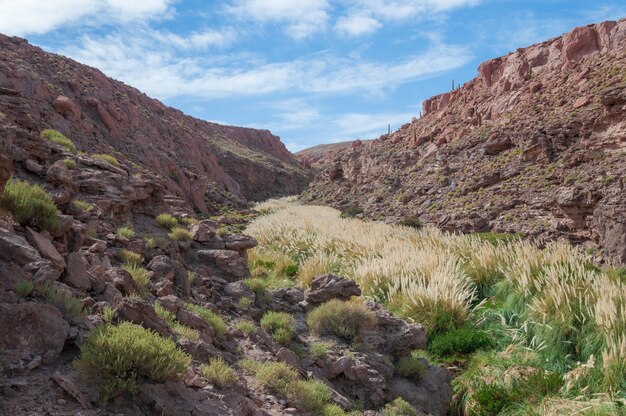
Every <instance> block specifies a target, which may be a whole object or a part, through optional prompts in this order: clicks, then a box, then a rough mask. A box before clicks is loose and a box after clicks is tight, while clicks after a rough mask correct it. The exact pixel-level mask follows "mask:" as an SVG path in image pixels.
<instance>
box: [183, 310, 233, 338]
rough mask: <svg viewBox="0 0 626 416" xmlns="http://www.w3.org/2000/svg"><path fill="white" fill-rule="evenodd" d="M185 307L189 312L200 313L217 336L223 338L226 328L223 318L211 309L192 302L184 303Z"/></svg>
mask: <svg viewBox="0 0 626 416" xmlns="http://www.w3.org/2000/svg"><path fill="white" fill-rule="evenodd" d="M185 307H186V308H187V309H189V310H190V311H191V312H193V313H196V314H198V315H200V316H201V317H202V318H203V319H204V320H205V321H206V322H207V323H208V324H209V325H211V326H212V327H213V329H214V330H215V335H217V336H218V338H223V337H224V335H226V331H227V329H228V327H227V326H226V322H224V319H223V318H222V317H221V316H219V315H218V314H216V313H215V312H213V311H212V310H211V309H209V308H205V307H204V306H200V305H194V304H193V303H187V304H185Z"/></svg>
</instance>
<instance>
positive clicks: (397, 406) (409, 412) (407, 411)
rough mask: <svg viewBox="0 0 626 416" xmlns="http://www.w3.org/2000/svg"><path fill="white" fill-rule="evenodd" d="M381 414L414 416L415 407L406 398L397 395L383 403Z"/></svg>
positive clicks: (386, 415) (385, 415) (387, 415)
mask: <svg viewBox="0 0 626 416" xmlns="http://www.w3.org/2000/svg"><path fill="white" fill-rule="evenodd" d="M382 414H383V416H414V415H415V409H414V408H413V406H411V405H410V404H409V403H408V402H407V401H406V400H404V399H402V398H400V397H398V398H396V399H395V400H394V401H392V402H390V403H387V404H386V405H385V407H384V408H383V410H382Z"/></svg>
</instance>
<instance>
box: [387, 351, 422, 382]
mask: <svg viewBox="0 0 626 416" xmlns="http://www.w3.org/2000/svg"><path fill="white" fill-rule="evenodd" d="M395 372H396V373H398V374H399V375H401V376H402V377H406V378H409V379H415V380H418V379H420V378H422V376H423V375H424V373H425V372H426V367H425V366H424V363H423V362H422V360H421V359H420V358H418V357H415V356H413V355H409V356H406V357H400V358H399V359H398V362H397V363H396V365H395Z"/></svg>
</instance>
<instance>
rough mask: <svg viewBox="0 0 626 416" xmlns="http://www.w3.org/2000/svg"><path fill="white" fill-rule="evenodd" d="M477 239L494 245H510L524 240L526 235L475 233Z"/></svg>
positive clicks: (490, 232)
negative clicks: (511, 242) (509, 243)
mask: <svg viewBox="0 0 626 416" xmlns="http://www.w3.org/2000/svg"><path fill="white" fill-rule="evenodd" d="M473 235H475V236H476V237H478V238H480V239H481V240H483V241H487V242H489V243H491V244H493V245H498V244H503V243H508V242H510V241H516V240H520V239H522V238H524V234H522V233H515V234H512V233H496V232H492V231H489V232H481V233H474V234H473Z"/></svg>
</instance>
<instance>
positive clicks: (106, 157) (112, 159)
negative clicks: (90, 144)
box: [91, 153, 120, 167]
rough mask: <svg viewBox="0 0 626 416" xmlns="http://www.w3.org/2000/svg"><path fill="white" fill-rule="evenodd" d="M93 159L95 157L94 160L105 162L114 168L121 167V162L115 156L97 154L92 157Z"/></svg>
mask: <svg viewBox="0 0 626 416" xmlns="http://www.w3.org/2000/svg"><path fill="white" fill-rule="evenodd" d="M91 157H93V158H94V159H100V160H104V161H105V162H108V163H110V164H112V165H113V166H117V167H119V166H120V162H119V160H117V158H116V157H115V156H111V155H106V154H102V153H96V154H95V155H91Z"/></svg>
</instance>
